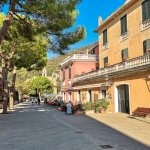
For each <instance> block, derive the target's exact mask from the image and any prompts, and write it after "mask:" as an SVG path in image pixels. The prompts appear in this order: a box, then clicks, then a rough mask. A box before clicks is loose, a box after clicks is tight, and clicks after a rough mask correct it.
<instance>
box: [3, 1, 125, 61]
mask: <svg viewBox="0 0 150 150" xmlns="http://www.w3.org/2000/svg"><path fill="white" fill-rule="evenodd" d="M125 1H126V0H82V2H81V3H80V4H79V5H78V6H77V10H78V11H79V15H78V17H77V19H76V23H75V25H74V26H75V27H77V26H79V25H81V26H84V27H85V29H86V33H87V35H86V37H85V39H84V40H82V41H80V42H78V43H75V44H73V45H70V50H73V49H77V48H80V47H83V46H86V45H89V44H92V43H94V42H97V41H98V34H97V33H95V32H94V30H95V29H96V28H97V27H98V17H99V16H101V17H102V19H103V20H105V19H106V18H107V17H108V16H110V15H111V14H112V13H113V12H114V11H115V10H117V9H118V8H119V7H120V6H121V5H123V4H124V3H125ZM7 7H8V6H6V8H5V10H4V11H7ZM47 56H48V58H52V57H55V56H57V54H54V53H52V52H48V54H47Z"/></svg>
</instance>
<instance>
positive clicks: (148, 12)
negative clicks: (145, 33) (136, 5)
mask: <svg viewBox="0 0 150 150" xmlns="http://www.w3.org/2000/svg"><path fill="white" fill-rule="evenodd" d="M148 2H149V5H150V0H144V1H143V2H142V4H141V7H142V22H146V21H148V20H150V6H149V7H148V5H146V3H148ZM144 5H145V6H144ZM144 15H145V16H144Z"/></svg>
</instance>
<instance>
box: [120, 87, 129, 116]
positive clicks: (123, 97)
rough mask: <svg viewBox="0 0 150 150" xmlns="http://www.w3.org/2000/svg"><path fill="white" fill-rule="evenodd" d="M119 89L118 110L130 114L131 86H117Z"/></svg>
mask: <svg viewBox="0 0 150 150" xmlns="http://www.w3.org/2000/svg"><path fill="white" fill-rule="evenodd" d="M117 90H118V112H122V113H127V114H130V104H129V86H128V85H126V84H123V85H120V86H118V87H117Z"/></svg>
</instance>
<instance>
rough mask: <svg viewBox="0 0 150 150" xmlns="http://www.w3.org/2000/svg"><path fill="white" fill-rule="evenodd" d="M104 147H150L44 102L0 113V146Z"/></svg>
mask: <svg viewBox="0 0 150 150" xmlns="http://www.w3.org/2000/svg"><path fill="white" fill-rule="evenodd" d="M104 145H109V146H110V147H112V148H107V149H106V148H102V147H104ZM105 149H106V150H149V149H150V148H149V147H146V146H144V145H142V144H140V143H139V142H137V141H135V140H133V139H131V138H129V137H127V136H125V135H123V134H121V133H119V132H117V131H116V130H114V129H112V128H109V127H108V126H106V125H104V124H103V123H100V122H98V121H96V120H93V119H91V118H89V117H87V116H72V115H65V114H64V113H63V112H58V111H56V110H54V109H52V108H49V107H47V106H43V105H42V106H40V107H38V106H32V105H31V104H30V103H29V102H26V103H22V104H19V105H18V106H17V107H16V109H15V111H14V112H11V113H10V114H6V115H3V114H0V150H105Z"/></svg>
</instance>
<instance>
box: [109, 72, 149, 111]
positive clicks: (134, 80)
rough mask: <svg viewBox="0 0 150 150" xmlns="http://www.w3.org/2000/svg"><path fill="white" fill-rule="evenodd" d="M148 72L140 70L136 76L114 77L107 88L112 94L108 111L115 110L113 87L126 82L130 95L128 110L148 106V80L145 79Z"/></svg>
mask: <svg viewBox="0 0 150 150" xmlns="http://www.w3.org/2000/svg"><path fill="white" fill-rule="evenodd" d="M148 75H149V72H148V71H147V72H141V73H138V74H137V75H136V76H135V75H132V76H128V77H124V78H118V79H114V83H113V86H112V87H109V90H108V91H110V92H111V94H112V100H110V102H111V104H110V106H109V111H112V112H114V111H115V93H114V92H115V87H117V86H119V85H122V84H128V85H129V90H130V91H129V97H130V111H131V112H133V111H134V110H135V109H136V108H137V107H148V108H150V80H149V81H147V80H146V79H147V77H148Z"/></svg>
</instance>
